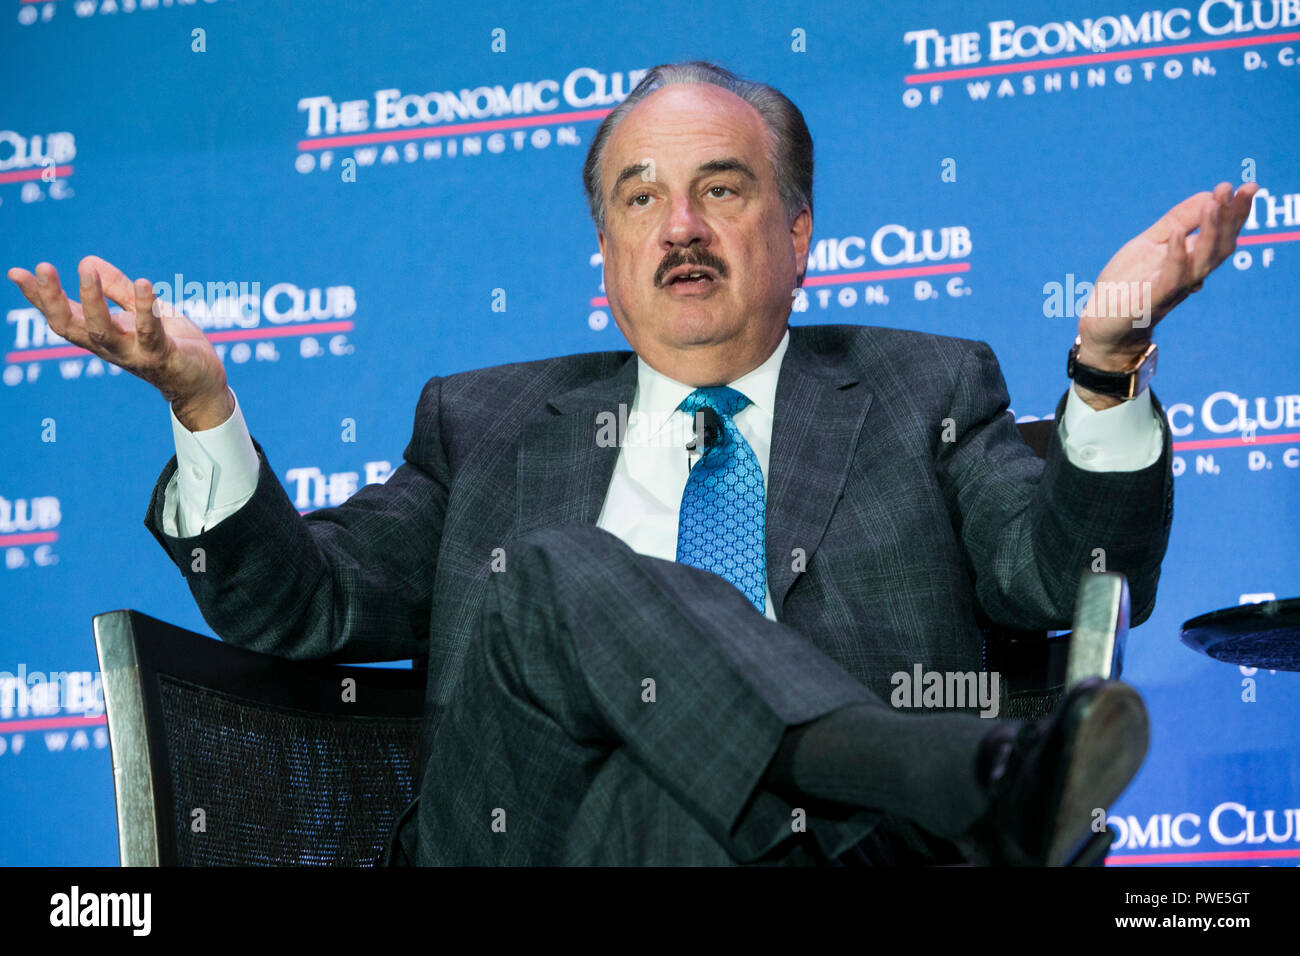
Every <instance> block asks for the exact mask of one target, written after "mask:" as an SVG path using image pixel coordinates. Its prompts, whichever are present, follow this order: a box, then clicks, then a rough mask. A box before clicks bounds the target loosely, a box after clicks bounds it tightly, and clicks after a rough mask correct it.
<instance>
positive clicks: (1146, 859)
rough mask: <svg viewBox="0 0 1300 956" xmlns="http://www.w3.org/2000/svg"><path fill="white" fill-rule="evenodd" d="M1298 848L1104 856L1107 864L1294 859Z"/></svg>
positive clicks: (1299, 855) (1299, 852)
mask: <svg viewBox="0 0 1300 956" xmlns="http://www.w3.org/2000/svg"><path fill="white" fill-rule="evenodd" d="M1297 858H1300V850H1225V851H1223V852H1214V853H1208V852H1207V853H1138V854H1132V853H1125V854H1121V855H1114V854H1112V855H1111V856H1108V857H1106V865H1107V866H1128V865H1130V864H1133V863H1214V862H1217V861H1221V860H1223V861H1226V860H1294V859H1297Z"/></svg>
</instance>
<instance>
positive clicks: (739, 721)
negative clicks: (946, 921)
mask: <svg viewBox="0 0 1300 956" xmlns="http://www.w3.org/2000/svg"><path fill="white" fill-rule="evenodd" d="M492 577H493V580H492V584H491V586H490V587H489V593H488V597H487V599H486V602H485V605H484V608H483V613H482V620H481V633H480V635H479V639H478V640H476V641H475V642H474V644H473V646H472V647H471V649H470V650H469V652H468V654H467V659H466V662H465V666H464V668H463V670H462V673H461V679H460V683H459V686H458V687H456V688H455V691H454V694H453V696H452V704H451V705H450V706H449V707H448V709H447V710H446V711H445V712H444V713H443V714H442V715H441V716H440V719H439V721H438V724H437V727H436V730H435V732H434V737H433V740H432V742H431V750H430V752H431V753H432V754H433V757H432V759H431V760H430V762H429V765H428V766H427V768H426V769H425V773H424V779H423V781H422V782H421V786H420V794H421V796H420V800H419V805H418V831H417V832H418V845H417V847H416V848H415V853H414V857H415V858H414V859H413V860H411V859H402V858H401V857H402V856H403V854H402V853H401V852H398V853H397V856H398V857H399V858H398V859H396V860H387V861H386V862H394V863H402V862H408V863H409V862H415V863H419V864H422V865H572V864H578V865H592V864H607V865H608V864H613V865H681V864H687V865H737V864H780V865H817V864H833V863H839V864H855V863H856V864H864V865H889V864H899V863H923V862H931V861H934V860H945V859H948V860H953V861H955V860H959V859H960V857H959V856H957V855H956V854H955V850H954V849H953V848H952V847H951V844H947V843H945V842H944V841H942V840H937V839H935V838H932V837H930V836H929V835H928V834H925V833H923V832H921V831H919V830H918V829H917V828H914V827H912V826H911V825H910V824H909V823H908V822H907V820H906V807H905V805H902V806H898V805H896V806H892V807H882V808H881V809H880V810H875V809H872V810H864V809H856V808H853V807H848V806H845V805H842V804H834V803H826V802H818V801H815V800H812V799H809V800H800V801H799V803H798V804H795V803H792V802H790V801H789V800H787V799H785V798H783V797H781V796H778V795H777V794H776V793H773V792H771V791H770V790H769V789H767V788H765V787H761V786H760V785H759V784H760V780H761V779H762V777H763V774H764V772H765V771H766V769H767V767H768V765H769V764H770V763H771V760H772V757H773V756H774V755H775V753H776V751H777V748H778V746H779V744H780V742H781V739H782V736H783V735H784V734H785V732H786V731H787V730H788V729H789V728H791V727H794V726H797V725H799V724H802V723H805V722H807V721H811V720H815V719H816V718H818V717H822V716H825V715H826V714H829V713H831V712H833V711H835V710H838V709H839V708H842V707H846V706H849V705H868V706H869V707H871V708H873V712H878V713H879V715H880V721H879V735H880V737H879V739H880V740H882V741H895V740H896V741H897V749H898V751H899V754H898V759H899V763H898V764H897V766H900V767H913V766H916V767H919V768H921V769H922V770H923V771H924V773H922V778H923V779H932V780H933V786H936V787H942V786H943V783H942V781H943V774H944V773H945V772H951V771H952V768H953V767H954V766H955V763H954V762H959V761H965V762H967V763H970V762H972V761H973V758H974V745H975V742H976V741H977V740H978V739H979V737H980V736H981V735H982V734H983V733H984V731H985V730H986V729H987V727H981V726H980V724H981V722H980V721H979V720H978V719H977V718H971V717H966V716H959V715H947V716H945V717H943V718H941V719H939V720H935V719H934V716H933V715H932V716H931V718H930V720H929V722H928V723H927V724H926V725H925V726H926V729H928V730H929V731H930V732H929V733H920V732H919V731H920V730H921V729H922V724H921V723H918V721H923V720H924V718H918V717H916V716H909V715H905V714H900V713H899V712H897V711H895V710H893V709H892V708H891V707H890V706H889V705H888V704H887V703H885V702H884V701H881V700H880V698H878V697H877V696H875V695H874V694H873V693H872V692H871V691H869V690H868V689H867V688H866V687H865V686H864V685H863V684H862V683H860V682H859V681H857V680H855V679H854V678H853V677H852V676H851V675H849V674H848V673H847V672H846V671H845V670H844V669H843V668H841V667H840V666H839V665H838V664H837V663H835V662H834V661H833V660H831V659H830V658H829V657H828V656H826V655H825V654H824V653H822V652H821V651H820V650H818V649H817V648H816V647H815V646H814V645H813V644H812V643H811V642H810V641H809V640H807V639H806V638H804V637H803V636H801V635H800V634H799V633H798V632H797V631H795V630H794V629H793V628H791V627H788V626H786V625H784V624H780V623H777V622H773V621H769V620H768V619H767V618H765V617H764V616H763V615H762V614H760V613H758V612H757V611H756V610H755V609H754V607H753V606H752V605H751V604H750V603H749V602H748V600H746V598H745V597H744V596H743V595H742V594H741V593H740V592H739V591H738V590H737V589H736V588H735V587H733V586H732V585H731V584H730V583H729V582H727V581H725V580H724V579H722V578H720V577H718V576H716V575H713V574H710V573H708V572H705V571H701V570H699V569H697V568H692V567H688V566H686V565H681V564H678V563H676V562H673V561H663V560H660V559H657V558H650V557H646V556H644V555H641V554H638V553H636V552H634V551H633V550H632V549H631V548H629V547H628V546H627V545H626V544H624V543H623V541H621V540H620V539H619V538H617V537H615V536H614V535H612V534H610V533H609V532H606V531H603V530H601V529H599V528H596V527H594V526H591V525H572V526H564V527H555V528H547V529H544V530H542V531H539V532H536V533H534V534H532V535H529V536H528V537H526V538H522V539H520V540H518V541H516V542H514V543H513V544H512V545H510V546H509V547H507V549H506V561H505V570H504V571H501V572H497V573H494V574H493V576H492ZM891 763H892V761H891ZM925 773H928V774H929V776H928V777H926V776H925ZM908 775H909V776H911V774H910V773H909V774H908ZM882 784H883V785H884V786H885V789H886V790H888V789H889V782H888V781H882ZM891 800H892V802H893V803H895V804H898V803H899V802H900V801H902V803H904V804H905V794H901V793H900V794H895V795H894V796H893V797H891ZM882 802H883V801H882ZM882 824H883V826H882ZM408 849H409V845H408Z"/></svg>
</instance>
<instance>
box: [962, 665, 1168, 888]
mask: <svg viewBox="0 0 1300 956" xmlns="http://www.w3.org/2000/svg"><path fill="white" fill-rule="evenodd" d="M1148 738H1149V729H1148V725H1147V712H1146V707H1145V706H1143V704H1142V698H1141V697H1139V696H1138V693H1137V691H1136V690H1134V689H1133V688H1132V687H1130V686H1129V685H1128V684H1123V683H1120V682H1119V681H1108V680H1103V679H1101V678H1100V677H1090V678H1088V679H1087V680H1083V681H1080V682H1079V683H1078V684H1076V685H1075V686H1074V687H1073V688H1071V689H1070V691H1069V693H1067V694H1066V695H1065V697H1064V698H1063V699H1062V700H1061V702H1060V704H1059V705H1058V706H1057V708H1056V710H1054V711H1053V712H1052V713H1051V714H1049V715H1048V716H1046V717H1044V718H1043V719H1042V720H1039V721H1037V722H1034V723H1028V722H1027V723H1024V724H1022V725H1021V726H1020V727H1019V729H1018V730H1017V729H1016V728H1015V727H1014V726H1009V725H1006V726H1003V727H999V728H998V729H996V730H994V731H992V732H991V733H990V734H989V736H988V737H986V738H985V740H984V741H983V743H982V745H981V748H980V754H979V757H978V760H977V767H976V772H977V774H978V775H979V776H980V782H981V783H982V784H983V785H984V786H985V788H986V789H987V791H988V794H989V809H988V810H987V811H986V812H985V813H984V814H983V815H982V816H981V817H980V818H979V819H978V820H977V821H976V822H975V824H974V825H973V826H972V827H971V828H970V829H969V830H968V831H967V832H966V833H965V834H963V835H962V837H961V838H959V839H958V840H957V841H956V842H957V845H958V846H959V848H960V849H961V850H962V852H963V853H964V854H965V855H966V856H967V858H968V859H970V861H971V862H972V863H976V864H980V865H986V866H1067V865H1071V864H1074V863H1076V862H1077V861H1078V860H1079V859H1080V858H1081V857H1084V856H1088V851H1087V847H1088V844H1089V840H1090V839H1092V838H1093V837H1094V836H1095V833H1096V831H1094V829H1093V823H1094V821H1095V820H1097V819H1098V817H1097V812H1096V811H1097V810H1098V809H1100V810H1102V811H1103V812H1104V811H1105V810H1106V808H1108V807H1109V806H1110V804H1111V803H1112V802H1113V801H1114V800H1115V799H1116V798H1117V797H1118V796H1119V795H1120V794H1121V793H1123V792H1124V789H1125V787H1127V786H1128V784H1129V782H1130V781H1131V780H1132V779H1133V777H1134V776H1135V775H1136V774H1137V772H1138V768H1139V767H1141V766H1142V761H1143V759H1144V758H1145V757H1146V752H1147V742H1148ZM1101 824H1102V826H1104V825H1105V819H1104V816H1103V817H1102V818H1101Z"/></svg>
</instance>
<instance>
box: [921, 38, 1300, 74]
mask: <svg viewBox="0 0 1300 956" xmlns="http://www.w3.org/2000/svg"><path fill="white" fill-rule="evenodd" d="M1292 40H1300V33H1278V34H1275V35H1273V36H1269V37H1239V38H1237V39H1233V40H1206V41H1203V42H1201V43H1178V44H1174V45H1172V46H1151V47H1145V48H1144V49H1141V50H1117V51H1116V52H1114V53H1086V54H1082V55H1080V56H1062V57H1056V58H1055V59H1051V60H1034V61H1032V62H1028V63H1005V64H998V65H996V66H974V67H968V68H963V69H959V70H935V71H933V72H930V73H912V74H910V75H909V76H905V77H903V81H904V82H905V83H927V82H933V81H936V80H937V81H944V80H965V79H969V78H971V77H973V76H996V75H998V74H1000V73H1030V72H1032V71H1034V70H1049V69H1053V68H1055V67H1058V66H1082V65H1083V64H1085V63H1105V62H1108V61H1113V60H1136V59H1139V58H1141V57H1144V56H1173V55H1174V54H1176V53H1201V52H1203V51H1206V50H1230V49H1232V48H1233V47H1240V46H1259V45H1263V44H1272V43H1290V42H1291V41H1292Z"/></svg>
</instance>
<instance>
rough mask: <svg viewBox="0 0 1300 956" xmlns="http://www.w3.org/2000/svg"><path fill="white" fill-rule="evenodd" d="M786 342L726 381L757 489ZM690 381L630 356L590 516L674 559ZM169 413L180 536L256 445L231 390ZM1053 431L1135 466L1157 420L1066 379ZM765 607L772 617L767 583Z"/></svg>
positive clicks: (1150, 412) (1149, 453) (251, 471)
mask: <svg viewBox="0 0 1300 956" xmlns="http://www.w3.org/2000/svg"><path fill="white" fill-rule="evenodd" d="M789 344H790V332H789V330H788V329H787V330H786V333H785V336H784V337H783V338H782V339H781V344H780V345H778V346H777V348H776V351H775V352H773V353H772V354H771V355H770V356H769V357H768V359H767V361H766V362H764V363H763V364H762V365H760V366H759V367H758V368H756V369H754V370H753V371H752V372H749V373H747V374H745V375H742V376H741V377H740V378H738V379H736V380H735V381H734V382H728V383H727V384H728V385H730V386H731V387H732V388H734V389H736V390H737V391H738V392H741V393H742V394H744V395H745V396H746V397H747V398H748V399H749V400H750V404H748V405H746V406H745V407H744V408H742V409H741V410H740V411H739V412H737V413H736V414H735V416H734V420H735V423H736V428H737V429H738V430H739V431H740V433H741V434H742V435H743V436H744V437H745V440H746V441H747V442H749V445H750V447H751V448H753V450H754V455H755V456H756V457H757V458H758V464H759V467H760V468H762V470H763V486H764V490H765V491H766V488H767V484H768V459H769V457H770V456H771V451H772V421H773V415H774V414H775V406H776V385H777V379H778V377H779V376H780V372H781V362H782V360H783V359H784V358H785V352H786V349H787V348H788V346H789ZM694 390H695V388H694V386H691V385H684V384H682V383H681V382H677V381H674V380H673V379H671V378H668V377H667V376H666V375H662V374H660V373H659V372H656V371H655V370H654V369H652V368H651V367H650V366H649V365H647V364H646V363H645V362H644V361H643V360H642V359H641V358H639V357H638V358H637V385H636V395H635V398H634V399H633V402H632V407H631V409H629V411H628V415H627V435H626V439H625V441H624V444H623V448H622V450H621V451H620V452H619V456H618V461H617V462H616V464H615V466H614V475H613V478H612V479H611V481H610V485H609V490H608V491H607V492H606V495H605V503H604V507H603V508H602V509H601V512H600V518H599V519H598V521H597V522H596V523H597V525H598V526H599V527H601V528H604V529H605V530H606V531H609V532H610V533H612V534H614V535H616V536H618V537H619V538H621V539H622V540H623V541H625V542H626V543H627V545H628V546H629V547H630V548H632V550H633V551H637V552H639V553H641V554H647V555H651V556H652V557H656V558H664V559H666V560H668V561H673V560H676V558H677V517H678V509H679V508H680V507H681V502H682V494H683V492H684V491H685V490H686V479H687V477H688V475H689V474H690V468H689V463H688V458H687V452H686V447H685V446H686V442H687V440H688V439H689V438H690V435H691V425H692V422H691V416H690V415H688V414H687V413H686V412H683V411H681V410H679V409H678V408H677V406H678V405H680V404H681V401H682V399H684V398H685V397H686V396H687V395H689V394H690V393H691V392H693V391H694ZM231 396H232V397H233V396H234V391H233V390H232V391H231ZM171 419H172V434H173V436H174V437H175V439H176V463H177V468H176V473H175V474H174V475H173V476H172V478H171V481H170V482H168V485H167V488H166V489H165V492H164V497H163V531H165V532H166V533H167V534H169V535H173V536H175V537H182V538H185V537H191V536H193V535H196V534H198V533H199V532H201V531H206V530H208V529H209V528H211V527H212V526H213V525H215V524H217V522H219V521H221V520H222V519H223V518H225V517H227V516H229V515H231V514H234V513H235V512H236V511H238V510H239V508H240V507H242V506H243V504H244V502H246V501H248V499H249V498H251V497H252V496H253V491H254V489H256V487H257V475H258V461H257V452H256V451H255V450H254V448H253V442H252V439H251V438H250V437H249V433H248V427H247V425H246V424H245V423H244V416H243V412H242V411H241V410H240V408H239V400H238V399H237V398H236V399H235V411H234V413H233V414H232V415H231V416H230V418H228V419H227V420H226V421H225V422H223V423H222V424H220V425H218V426H217V427H215V428H209V429H205V430H203V431H198V432H191V431H189V430H188V429H187V428H186V427H185V426H184V425H182V424H181V423H180V421H179V419H177V418H176V414H175V412H173V413H172V416H171ZM1057 433H1058V434H1059V435H1060V436H1061V444H1062V446H1063V447H1064V449H1065V453H1066V457H1067V458H1068V459H1069V460H1070V463H1071V464H1073V465H1075V466H1076V467H1078V468H1082V469H1083V470H1084V471H1138V470H1140V469H1142V468H1146V467H1149V466H1150V465H1152V464H1154V463H1155V461H1156V459H1157V458H1159V457H1160V450H1161V444H1162V433H1161V429H1160V421H1159V419H1158V418H1157V417H1156V414H1155V410H1154V409H1153V408H1152V405H1151V393H1150V391H1149V390H1145V389H1144V390H1143V392H1142V394H1141V395H1139V396H1138V397H1137V398H1136V399H1134V400H1133V401H1131V402H1121V403H1120V404H1118V405H1116V406H1114V407H1113V408H1108V409H1105V410H1104V411H1098V410H1097V409H1095V408H1093V407H1091V406H1090V405H1088V403H1087V402H1085V401H1084V400H1083V399H1082V398H1080V397H1079V395H1078V393H1077V392H1076V391H1075V390H1074V388H1073V387H1071V388H1070V393H1069V397H1068V398H1067V399H1066V403H1065V413H1064V415H1063V416H1062V418H1061V421H1060V422H1058V423H1057ZM765 613H766V615H767V617H768V618H770V619H771V620H776V614H775V612H774V610H773V607H772V595H771V592H770V591H768V593H767V609H766V612H765Z"/></svg>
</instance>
